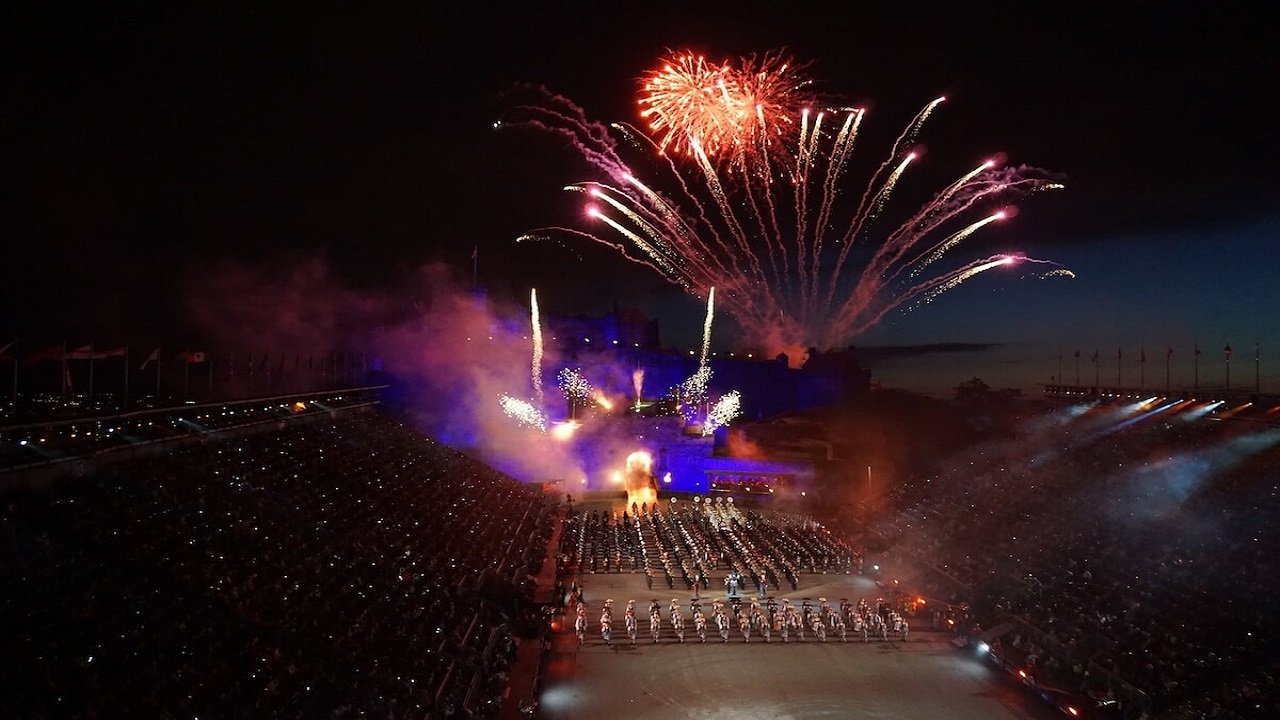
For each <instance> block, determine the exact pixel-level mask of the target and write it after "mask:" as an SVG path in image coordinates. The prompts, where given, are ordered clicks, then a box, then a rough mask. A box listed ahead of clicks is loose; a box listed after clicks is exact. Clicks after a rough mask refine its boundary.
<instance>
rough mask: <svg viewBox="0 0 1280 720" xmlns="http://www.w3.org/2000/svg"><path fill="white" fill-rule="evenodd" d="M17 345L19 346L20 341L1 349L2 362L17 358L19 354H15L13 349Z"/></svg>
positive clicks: (0, 357)
mask: <svg viewBox="0 0 1280 720" xmlns="http://www.w3.org/2000/svg"><path fill="white" fill-rule="evenodd" d="M17 344H18V341H17V340H14V341H13V342H11V343H9V344H8V345H5V346H4V347H0V361H3V360H13V359H14V358H16V357H17V354H16V353H14V352H13V348H14V346H15V345H17Z"/></svg>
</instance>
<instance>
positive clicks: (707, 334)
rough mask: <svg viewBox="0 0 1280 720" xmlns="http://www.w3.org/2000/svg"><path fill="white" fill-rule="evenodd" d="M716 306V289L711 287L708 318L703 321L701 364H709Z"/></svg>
mask: <svg viewBox="0 0 1280 720" xmlns="http://www.w3.org/2000/svg"><path fill="white" fill-rule="evenodd" d="M715 306H716V289H715V288H714V287H712V288H711V290H710V292H708V293H707V318H706V319H705V320H703V321H702V356H701V357H700V358H699V359H698V364H699V365H706V364H707V353H708V352H710V350H711V316H712V313H713V312H714V311H715Z"/></svg>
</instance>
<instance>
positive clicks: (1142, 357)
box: [1138, 348, 1147, 363]
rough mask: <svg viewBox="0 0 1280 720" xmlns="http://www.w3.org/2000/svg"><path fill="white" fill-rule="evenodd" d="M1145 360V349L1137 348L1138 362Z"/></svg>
mask: <svg viewBox="0 0 1280 720" xmlns="http://www.w3.org/2000/svg"><path fill="white" fill-rule="evenodd" d="M1146 361H1147V349H1146V348H1138V362H1140V363H1144V362H1146Z"/></svg>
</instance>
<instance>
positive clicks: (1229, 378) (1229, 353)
mask: <svg viewBox="0 0 1280 720" xmlns="http://www.w3.org/2000/svg"><path fill="white" fill-rule="evenodd" d="M1223 350H1224V351H1225V352H1226V353H1227V389H1228V390H1230V389H1231V346H1230V345H1228V346H1226V347H1225V348H1223Z"/></svg>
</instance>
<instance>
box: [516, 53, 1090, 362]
mask: <svg viewBox="0 0 1280 720" xmlns="http://www.w3.org/2000/svg"><path fill="white" fill-rule="evenodd" d="M803 70H804V67H803V66H801V65H797V64H795V63H794V62H792V61H791V59H790V58H788V57H786V56H783V55H781V54H777V53H774V54H769V55H765V56H764V57H763V58H761V59H756V58H744V59H742V60H741V61H739V62H738V63H737V64H734V63H730V62H724V63H719V64H716V63H709V62H707V61H706V60H705V59H704V58H702V57H699V56H696V55H692V54H688V53H677V54H675V55H673V56H672V57H670V58H668V59H666V60H665V61H663V62H662V63H661V64H660V66H659V68H658V69H657V70H654V71H652V72H650V73H648V74H647V75H646V76H645V77H643V78H642V80H641V94H640V98H639V101H638V103H639V106H640V108H641V109H640V117H641V119H642V120H643V121H644V123H645V124H646V125H647V127H646V128H645V130H647V133H646V132H645V131H644V130H641V129H638V128H636V127H634V126H631V125H628V124H626V123H613V124H608V125H606V124H603V123H600V122H597V121H593V120H591V119H589V118H588V117H587V116H586V113H585V111H583V110H582V109H581V108H580V107H578V106H577V105H576V104H575V103H573V102H572V101H570V100H568V99H566V98H564V97H561V96H558V95H554V94H552V93H551V92H549V91H547V90H545V89H542V88H533V87H531V88H528V90H529V91H530V92H531V93H532V94H533V98H532V99H531V100H530V101H529V102H526V103H523V104H520V105H518V106H517V107H516V108H515V116H514V117H513V118H511V119H510V120H509V121H507V122H506V123H505V124H506V125H508V126H521V127H528V128H534V129H537V130H539V131H543V132H547V133H551V134H553V135H555V136H558V137H560V138H562V139H564V140H566V141H567V142H568V143H569V144H570V145H571V147H572V148H573V149H574V151H576V152H577V153H578V154H580V155H581V157H582V158H583V159H584V160H586V161H587V162H588V163H589V164H590V165H591V166H592V167H594V168H595V169H596V170H597V171H599V172H600V173H601V177H600V178H599V179H595V180H590V181H585V182H579V183H575V184H573V185H570V186H568V187H567V188H566V189H567V190H570V191H573V192H577V193H581V194H583V195H584V197H585V198H586V201H587V206H586V211H585V212H586V217H587V218H588V222H589V223H590V226H586V227H568V226H550V227H544V228H540V229H537V230H534V231H531V232H529V233H526V234H525V235H524V236H522V237H521V238H520V240H533V239H543V238H549V237H551V236H553V235H561V234H563V235H568V236H571V237H577V238H580V239H584V240H588V241H592V242H595V243H599V244H602V245H605V246H607V247H609V248H611V249H613V250H615V251H617V252H618V253H619V254H621V255H622V256H623V257H624V258H626V259H627V260H630V261H632V262H634V263H637V264H639V265H642V266H645V267H647V268H649V269H650V270H652V271H654V272H656V273H657V274H659V275H660V276H662V277H663V278H664V279H666V280H667V281H669V282H671V283H673V284H674V285H677V286H679V287H681V288H682V289H684V290H685V291H686V292H688V293H689V294H691V295H694V296H696V297H704V296H705V297H710V296H711V289H712V288H719V289H720V291H721V293H722V294H723V296H724V297H725V298H726V302H725V303H724V304H725V308H726V310H727V311H728V312H729V313H730V314H731V315H732V316H733V317H734V319H735V320H736V321H737V323H738V325H739V327H740V329H741V330H742V332H743V334H744V338H743V339H744V340H745V341H746V342H747V343H748V344H751V345H755V346H758V347H760V348H762V349H764V350H765V351H766V352H773V351H802V350H803V349H807V348H809V347H818V348H823V349H827V348H835V347H841V346H843V345H844V344H847V343H848V342H849V341H850V340H852V339H853V338H854V337H856V336H858V335H859V334H861V333H863V332H865V331H866V330H868V329H869V328H871V327H872V326H874V325H875V324H876V323H878V322H879V321H880V320H881V319H882V318H883V317H884V316H885V315H886V314H887V313H889V312H890V311H893V310H895V309H901V310H904V311H905V310H910V309H913V308H917V307H919V306H921V305H923V304H927V303H929V302H931V301H932V300H934V299H936V298H937V297H938V296H939V295H940V294H942V293H943V292H946V291H947V290H950V289H952V288H954V287H956V286H957V285H959V284H960V283H962V282H964V281H966V280H968V279H970V278H972V277H974V276H975V275H977V274H979V273H981V272H983V271H985V270H987V269H993V268H997V267H1004V266H1009V265H1014V264H1019V263H1023V262H1036V263H1043V262H1047V261H1036V260H1033V259H1032V258H1027V257H1025V256H1024V255H1021V254H1012V253H1010V254H1001V255H995V256H991V257H986V258H981V259H975V260H971V261H968V262H965V263H962V264H960V265H959V266H958V267H954V266H953V267H950V268H947V267H946V263H944V262H943V260H945V259H946V256H947V255H948V253H949V252H951V251H953V250H954V249H955V248H956V247H957V246H958V245H960V244H961V242H962V241H963V240H965V239H966V238H968V237H970V236H971V235H972V234H974V233H975V232H977V231H978V230H980V229H981V228H983V227H985V226H987V225H989V224H991V223H994V222H997V221H1000V220H1003V219H1005V218H1006V213H1004V212H1003V211H1002V210H1001V207H1002V206H1003V204H1004V203H1007V202H1008V201H1009V200H1010V199H1011V198H1013V197H1017V196H1022V195H1026V194H1029V193H1033V192H1038V191H1044V190H1051V189H1058V188H1061V187H1062V185H1061V184H1060V183H1059V182H1057V181H1055V180H1054V179H1053V178H1052V177H1051V176H1050V175H1049V174H1048V173H1046V172H1043V171H1039V170H1036V169H1034V168H1028V167H1018V168H1013V167H1002V166H1001V165H1000V164H999V163H998V162H996V161H993V160H989V161H984V162H982V163H980V164H979V165H977V166H976V167H974V168H972V169H971V170H968V171H967V172H965V173H963V174H961V175H960V176H959V177H958V178H956V179H955V180H954V181H952V182H950V183H949V184H947V185H946V186H945V187H943V188H942V189H941V190H940V191H938V192H936V193H935V194H934V195H933V196H932V198H931V199H929V200H928V201H926V202H924V203H923V205H921V206H920V207H919V208H918V209H917V210H915V211H914V212H913V213H911V214H910V215H909V216H908V217H907V218H906V220H905V221H902V222H900V223H899V224H897V225H896V227H893V228H892V229H889V230H887V231H884V230H877V228H878V226H879V223H878V222H877V221H878V220H880V219H881V216H882V215H884V214H885V212H886V209H887V208H888V207H889V205H890V201H891V198H892V195H893V193H894V190H895V189H896V188H897V187H898V185H899V184H900V181H901V179H902V178H903V177H904V176H905V175H906V174H907V173H908V171H909V169H910V168H911V166H912V165H913V164H916V163H917V162H918V161H919V160H920V157H921V156H920V154H919V153H918V152H916V151H915V148H914V144H915V143H916V141H917V137H918V136H919V134H920V132H921V130H922V128H923V126H924V125H925V122H926V121H927V120H928V119H929V117H930V116H931V115H932V114H933V112H934V110H935V109H937V108H938V107H939V106H940V105H941V104H942V103H943V102H944V98H937V99H935V100H933V101H931V102H929V103H928V104H927V105H926V106H925V107H924V108H923V109H922V110H921V111H920V112H919V113H917V114H916V116H915V117H914V118H913V119H912V121H911V122H910V123H909V124H908V126H907V128H906V129H905V130H904V131H903V132H902V133H901V134H900V135H899V136H898V138H897V139H896V141H895V142H894V143H893V146H892V148H891V149H890V152H889V155H888V157H887V158H886V159H885V160H884V161H883V162H882V163H881V164H880V165H879V166H878V168H877V169H876V170H875V171H874V172H873V173H872V175H871V179H870V181H869V182H868V183H867V185H866V186H865V189H863V191H862V192H861V195H860V196H859V195H858V194H857V193H850V192H849V191H848V189H847V188H846V185H847V181H846V176H847V175H848V174H849V168H850V164H851V163H850V159H851V157H852V155H853V150H854V146H855V141H856V139H857V137H858V132H859V130H860V128H861V126H862V123H863V120H864V118H865V116H866V114H867V113H866V111H865V110H864V109H860V108H842V107H834V108H831V107H827V106H825V105H821V104H820V103H819V101H818V100H817V99H816V98H815V97H813V96H811V95H810V94H809V91H808V88H809V86H810V85H811V81H810V80H808V79H807V78H806V77H805V76H804V72H803ZM854 197H858V198H859V199H858V200H857V202H856V203H855V202H853V201H852V198H854ZM983 209H987V212H986V213H983V218H982V219H980V220H977V221H974V220H973V219H971V218H966V217H965V216H966V215H969V214H971V213H981V212H982V211H983ZM926 269H928V270H929V272H928V273H925V272H924V271H925V270H926ZM1041 276H1042V277H1047V276H1054V277H1058V276H1067V277H1069V276H1070V272H1069V271H1066V272H1060V271H1054V272H1050V273H1046V274H1043V275H1041Z"/></svg>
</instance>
